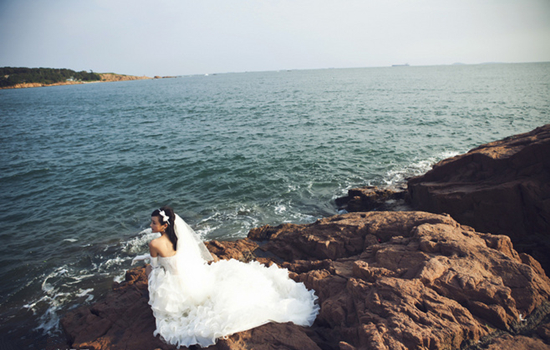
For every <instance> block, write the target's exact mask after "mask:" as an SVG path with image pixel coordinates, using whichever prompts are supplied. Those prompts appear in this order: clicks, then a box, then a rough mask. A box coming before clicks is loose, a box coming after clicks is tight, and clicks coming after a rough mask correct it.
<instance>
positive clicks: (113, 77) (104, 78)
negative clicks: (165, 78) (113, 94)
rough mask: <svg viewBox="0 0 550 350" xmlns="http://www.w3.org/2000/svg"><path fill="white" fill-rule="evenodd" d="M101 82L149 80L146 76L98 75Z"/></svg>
mask: <svg viewBox="0 0 550 350" xmlns="http://www.w3.org/2000/svg"><path fill="white" fill-rule="evenodd" d="M99 76H100V77H101V81H105V82H109V81H127V80H144V79H151V78H150V77H146V76H135V75H124V74H115V73H99Z"/></svg>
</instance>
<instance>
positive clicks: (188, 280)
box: [149, 260, 319, 347]
mask: <svg viewBox="0 0 550 350" xmlns="http://www.w3.org/2000/svg"><path fill="white" fill-rule="evenodd" d="M198 270H199V271H197V268H194V269H193V271H183V272H182V273H180V274H173V273H170V272H169V271H167V270H165V269H164V268H162V267H161V268H156V269H153V271H152V272H151V274H150V275H149V304H150V305H151V308H152V310H153V314H154V316H155V320H156V326H157V329H156V331H155V336H156V335H157V334H160V336H161V338H162V339H163V340H164V341H165V342H167V343H169V344H172V345H176V346H178V347H179V346H190V345H193V344H198V345H200V346H201V347H207V346H210V345H213V344H215V343H216V339H218V338H221V337H225V336H228V335H231V334H233V333H237V332H241V331H245V330H248V329H251V328H254V327H258V326H261V325H263V324H265V323H268V322H289V321H290V322H293V323H295V324H297V325H301V326H311V325H312V324H313V321H314V320H315V317H316V316H317V313H318V312H319V306H318V305H317V304H316V300H317V297H316V296H315V294H314V291H312V290H311V291H308V290H307V289H306V287H305V286H304V284H303V283H297V282H295V281H293V280H291V279H290V278H289V277H288V271H287V270H286V269H281V268H278V267H277V266H276V265H272V266H270V267H266V266H264V265H262V264H260V263H258V262H250V263H242V262H239V261H237V260H220V261H218V262H216V263H213V264H211V265H206V264H204V265H203V266H201V267H200V268H199V269H198ZM190 275H191V276H192V277H190Z"/></svg>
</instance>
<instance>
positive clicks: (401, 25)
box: [0, 0, 550, 76]
mask: <svg viewBox="0 0 550 350" xmlns="http://www.w3.org/2000/svg"><path fill="white" fill-rule="evenodd" d="M541 61H550V0H379V1H372V0H155V1H153V0H148V1H145V0H48V1H36V0H0V67H4V66H11V67H49V68H69V69H73V70H76V71H81V70H85V71H90V70H91V71H94V72H98V73H105V72H114V73H120V74H130V75H146V76H155V75H160V76H166V75H187V74H206V73H227V72H246V71H273V70H287V69H320V68H348V67H381V66H391V65H393V64H405V63H408V64H410V65H441V64H453V63H466V64H479V63H486V62H541Z"/></svg>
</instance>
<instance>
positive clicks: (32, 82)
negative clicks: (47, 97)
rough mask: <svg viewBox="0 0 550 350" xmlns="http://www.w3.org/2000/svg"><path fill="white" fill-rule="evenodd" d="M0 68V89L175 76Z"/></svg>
mask: <svg viewBox="0 0 550 350" xmlns="http://www.w3.org/2000/svg"><path fill="white" fill-rule="evenodd" d="M0 69H1V70H2V76H0V79H1V80H2V82H3V83H2V84H0V89H24V88H34V87H46V86H59V85H77V84H88V83H103V82H115V81H130V80H147V79H163V78H175V77H174V76H162V77H161V76H155V77H154V78H151V77H148V76H134V75H125V74H117V73H94V72H90V73H87V72H75V71H72V70H69V69H51V68H11V67H4V68H0ZM45 76H47V77H45ZM10 77H11V78H10ZM14 77H15V79H14ZM82 77H84V78H82Z"/></svg>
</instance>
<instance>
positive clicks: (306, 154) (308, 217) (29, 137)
mask: <svg viewBox="0 0 550 350" xmlns="http://www.w3.org/2000/svg"><path fill="white" fill-rule="evenodd" d="M549 96H550V63H531V64H494V65H474V66H434V67H389V68H362V69H327V70H309V71H308V70H304V71H281V72H258V73H235V74H218V75H210V76H187V77H179V78H176V79H162V80H147V81H130V82H116V83H95V84H85V85H72V86H57V87H47V88H34V89H19V90H2V91H0V128H1V132H0V221H1V224H2V230H0V242H1V245H0V279H1V280H2V282H3V283H2V284H1V286H0V303H1V304H0V318H1V319H2V320H3V321H2V322H3V325H2V326H0V331H3V332H13V334H14V335H13V337H17V336H18V335H17V334H19V333H17V330H18V329H19V330H21V329H26V330H28V332H27V333H29V334H31V333H32V335H28V336H27V337H31V338H32V337H35V338H36V337H40V334H46V335H50V336H51V335H55V334H59V326H58V320H59V317H60V316H61V315H62V314H63V312H64V311H65V310H67V309H68V308H71V307H74V306H75V305H79V304H82V303H89V302H93V301H95V300H97V299H98V298H99V297H100V296H101V295H102V294H103V293H105V291H106V290H108V289H109V287H110V284H111V283H112V281H113V280H120V279H121V278H122V276H123V274H124V271H125V270H126V269H128V268H129V267H130V261H131V258H132V257H133V256H134V255H135V254H138V253H143V252H145V251H146V249H147V248H146V247H147V246H146V243H147V241H148V240H149V239H151V238H152V237H154V235H152V234H151V233H150V231H148V230H147V229H146V228H147V227H148V222H149V215H150V213H151V211H152V210H153V209H155V208H157V207H159V206H161V205H164V204H168V205H171V206H172V207H173V208H175V210H176V212H178V213H179V214H180V215H181V216H182V217H183V218H184V219H185V220H186V221H187V222H189V224H191V225H192V226H193V227H194V228H195V229H196V230H197V232H199V233H200V234H201V235H202V236H203V237H204V239H233V238H236V237H245V236H246V234H247V232H248V231H249V230H250V229H251V228H253V227H257V226H260V225H264V224H273V225H276V224H280V223H284V222H293V223H309V222H313V221H315V220H316V219H318V218H321V217H325V216H329V215H333V214H336V213H337V208H336V207H335V205H334V199H335V198H336V197H338V196H341V195H343V194H345V192H346V190H347V189H349V188H351V187H354V186H361V185H380V186H385V185H395V184H398V183H400V182H403V181H404V180H405V179H406V178H407V177H410V176H414V175H419V174H422V173H424V172H426V171H427V170H428V169H429V168H430V166H431V165H432V164H433V163H434V162H436V161H438V160H441V159H443V158H447V157H449V156H453V155H456V154H459V153H463V152H466V151H468V150H469V149H471V148H473V147H476V146H478V145H480V144H483V143H486V142H490V141H493V140H498V139H501V138H504V137H507V136H510V135H513V134H517V133H521V132H527V131H530V130H532V129H534V128H536V127H538V126H541V125H544V124H547V123H550V102H549V101H550V99H549V98H548V97H549ZM31 329H32V332H31V331H30V330H31ZM31 343H32V342H31ZM25 344H27V343H25ZM27 345H28V344H27ZM28 346H30V347H32V346H33V345H32V344H31V345H28Z"/></svg>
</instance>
